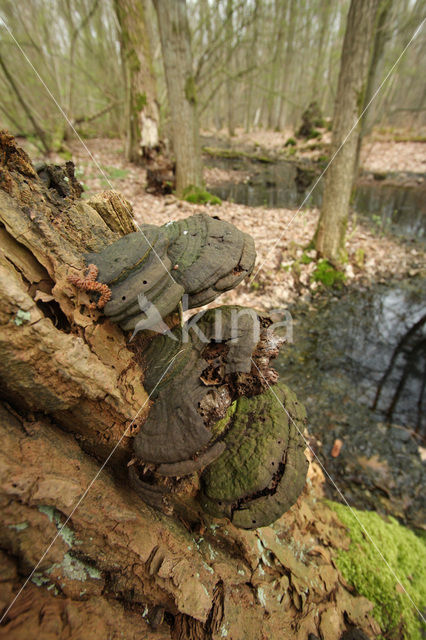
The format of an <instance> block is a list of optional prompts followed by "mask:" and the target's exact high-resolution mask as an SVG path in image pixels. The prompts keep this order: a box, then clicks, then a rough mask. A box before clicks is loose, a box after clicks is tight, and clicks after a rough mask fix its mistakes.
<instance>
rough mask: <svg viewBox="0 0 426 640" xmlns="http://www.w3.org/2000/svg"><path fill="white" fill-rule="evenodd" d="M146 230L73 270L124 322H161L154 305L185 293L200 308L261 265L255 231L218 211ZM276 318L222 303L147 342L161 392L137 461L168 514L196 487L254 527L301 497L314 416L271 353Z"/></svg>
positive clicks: (151, 374) (132, 473) (156, 502)
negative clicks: (307, 429) (84, 270)
mask: <svg viewBox="0 0 426 640" xmlns="http://www.w3.org/2000/svg"><path fill="white" fill-rule="evenodd" d="M141 231H142V233H141V232H135V233H130V234H128V235H126V236H124V237H122V238H121V239H119V240H117V241H116V242H114V243H112V244H111V245H109V246H108V247H106V248H105V249H103V250H102V251H101V252H100V253H90V254H87V255H86V260H87V263H88V265H89V271H88V275H87V276H86V278H78V277H77V276H72V277H70V279H71V281H72V282H74V283H75V284H76V286H78V287H79V288H83V289H85V290H87V291H90V292H93V294H94V295H95V296H98V299H97V302H96V304H97V305H98V308H101V307H103V311H104V313H105V315H106V316H109V317H110V319H111V320H113V321H115V322H117V323H118V324H119V325H120V326H121V328H122V329H124V330H132V329H133V330H134V332H136V331H138V330H139V329H140V328H141V326H142V325H143V327H144V328H155V327H151V326H146V324H147V323H146V319H148V314H149V308H150V306H151V305H154V307H155V310H156V313H157V317H158V316H160V317H161V318H165V317H166V316H167V315H168V314H170V313H171V312H173V311H174V310H175V309H176V307H177V306H178V305H179V303H180V302H181V300H182V297H183V295H184V294H187V296H188V308H194V307H198V306H201V305H204V304H207V303H209V302H211V301H212V300H214V299H215V298H216V297H217V296H218V295H219V294H220V293H222V292H224V291H227V290H229V289H232V288H233V287H235V286H236V285H237V284H238V283H239V282H241V280H243V278H244V277H245V276H246V275H247V274H249V273H250V272H251V271H252V269H253V266H254V260H255V250H254V243H253V240H252V238H251V237H250V236H248V235H247V234H245V233H242V232H241V231H239V230H238V229H236V228H235V227H234V226H233V225H232V224H229V223H227V222H223V221H221V220H219V219H215V218H211V217H210V216H208V215H206V214H198V215H195V216H191V217H190V218H186V219H185V220H180V221H178V222H172V223H167V224H166V225H164V226H162V227H156V226H154V225H143V226H142V227H141ZM92 304H93V302H92ZM271 324H272V321H271V319H270V318H268V317H267V316H266V315H262V314H259V313H257V312H255V311H254V310H252V309H246V308H243V307H238V306H222V307H218V308H216V309H210V310H207V311H204V312H200V313H198V314H196V316H194V317H193V318H191V319H190V320H189V321H188V322H187V323H186V324H185V325H183V326H178V327H175V328H174V329H173V330H169V329H168V327H167V325H165V324H163V327H165V332H163V333H161V332H160V335H157V336H155V337H153V338H151V339H150V341H148V343H147V342H146V340H143V341H142V342H143V345H144V346H143V351H142V354H141V353H140V351H138V347H137V345H135V353H137V354H138V357H140V356H141V357H142V362H141V364H142V367H143V370H144V386H145V389H146V390H147V391H148V392H149V393H150V397H151V398H152V400H154V403H153V406H152V407H151V409H150V412H149V414H148V417H147V419H146V421H145V423H144V424H143V425H142V426H141V428H140V431H139V433H138V434H137V435H136V437H135V439H134V455H135V458H134V460H133V461H132V462H133V464H131V465H130V466H129V477H130V481H131V483H132V485H133V487H134V488H135V489H136V490H137V491H138V493H139V494H140V495H141V497H142V498H143V500H144V501H145V502H147V503H148V504H150V505H152V506H155V507H157V508H160V509H162V510H164V511H165V512H166V513H168V512H170V511H171V510H173V508H174V507H175V506H176V505H182V503H184V502H185V500H184V499H183V497H184V496H186V497H188V496H189V497H190V499H191V500H192V502H191V504H192V503H194V500H193V499H195V504H197V505H198V507H197V508H196V510H198V511H199V509H200V508H201V509H202V510H204V511H206V512H208V513H210V514H211V515H214V516H218V517H228V518H229V519H230V520H231V521H232V522H233V523H234V524H235V525H236V526H239V527H242V528H247V529H250V528H256V527H259V526H265V525H268V524H270V523H271V522H273V521H274V520H276V519H277V518H278V517H279V516H281V515H282V514H283V513H284V512H285V511H286V510H287V509H288V508H290V506H291V505H292V504H293V503H294V502H295V501H296V499H297V497H298V495H299V493H300V492H301V490H302V488H303V485H304V482H305V477H306V472H307V460H306V458H305V455H304V441H303V437H302V435H301V434H302V431H303V429H304V422H305V414H304V409H303V407H302V406H301V405H298V403H297V400H296V399H295V397H294V395H293V394H292V393H291V391H290V390H289V389H287V388H286V387H285V386H283V385H280V384H277V379H278V374H277V373H276V371H275V370H274V369H273V368H272V366H271V360H272V359H273V358H275V357H276V356H277V355H278V351H279V347H280V345H281V343H282V342H283V340H282V339H280V338H278V337H277V336H275V335H274V333H273V331H272V328H271ZM191 508H192V507H191Z"/></svg>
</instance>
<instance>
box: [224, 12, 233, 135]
mask: <svg viewBox="0 0 426 640" xmlns="http://www.w3.org/2000/svg"><path fill="white" fill-rule="evenodd" d="M233 13H234V6H233V0H227V3H226V47H227V58H228V69H227V78H226V112H227V122H228V135H229V137H230V138H233V137H234V136H235V125H234V118H235V95H234V81H233V79H232V73H233V67H234V59H233V55H232V48H233V34H234V28H233V24H232V21H233V18H234V16H233Z"/></svg>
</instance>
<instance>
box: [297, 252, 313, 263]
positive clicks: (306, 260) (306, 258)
mask: <svg viewBox="0 0 426 640" xmlns="http://www.w3.org/2000/svg"><path fill="white" fill-rule="evenodd" d="M312 260H313V258H310V257H309V256H308V254H307V253H302V257H301V258H300V262H301V263H302V264H310V263H311V262H312Z"/></svg>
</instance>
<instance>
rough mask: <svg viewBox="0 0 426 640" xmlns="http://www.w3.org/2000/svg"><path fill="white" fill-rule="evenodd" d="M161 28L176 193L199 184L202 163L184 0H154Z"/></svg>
mask: <svg viewBox="0 0 426 640" xmlns="http://www.w3.org/2000/svg"><path fill="white" fill-rule="evenodd" d="M154 6H155V9H156V11H157V17H158V26H159V30H160V39H161V49H162V52H163V62H164V71H165V75H166V83H167V94H168V99H169V110H170V117H171V123H172V138H173V150H174V154H175V158H176V193H177V195H178V196H182V194H183V192H184V190H185V189H186V188H188V187H191V186H194V187H201V186H202V183H203V178H202V162H201V147H200V140H199V132H198V116H197V95H196V86H195V79H194V75H193V69H192V54H191V42H190V33H189V25H188V17H187V13H186V2H185V0H175V1H174V2H168V0H154Z"/></svg>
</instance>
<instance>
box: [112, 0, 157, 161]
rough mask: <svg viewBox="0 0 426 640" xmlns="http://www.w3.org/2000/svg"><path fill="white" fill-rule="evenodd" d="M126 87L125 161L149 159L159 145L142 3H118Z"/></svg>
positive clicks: (137, 0) (120, 0) (118, 0)
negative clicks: (126, 159)
mask: <svg viewBox="0 0 426 640" xmlns="http://www.w3.org/2000/svg"><path fill="white" fill-rule="evenodd" d="M115 10H116V14H117V19H118V22H119V24H120V31H121V42H120V44H121V56H122V60H123V66H124V69H125V73H126V86H127V139H126V157H127V158H128V159H129V160H130V161H131V162H140V161H141V159H143V158H148V159H150V158H151V157H152V154H153V152H154V151H155V150H156V149H158V145H159V121H160V114H159V109H158V104H157V92H156V84H155V76H154V71H153V67H152V54H151V43H150V39H149V32H148V28H147V24H146V19H147V18H146V7H145V4H144V2H142V1H141V0H115Z"/></svg>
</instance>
